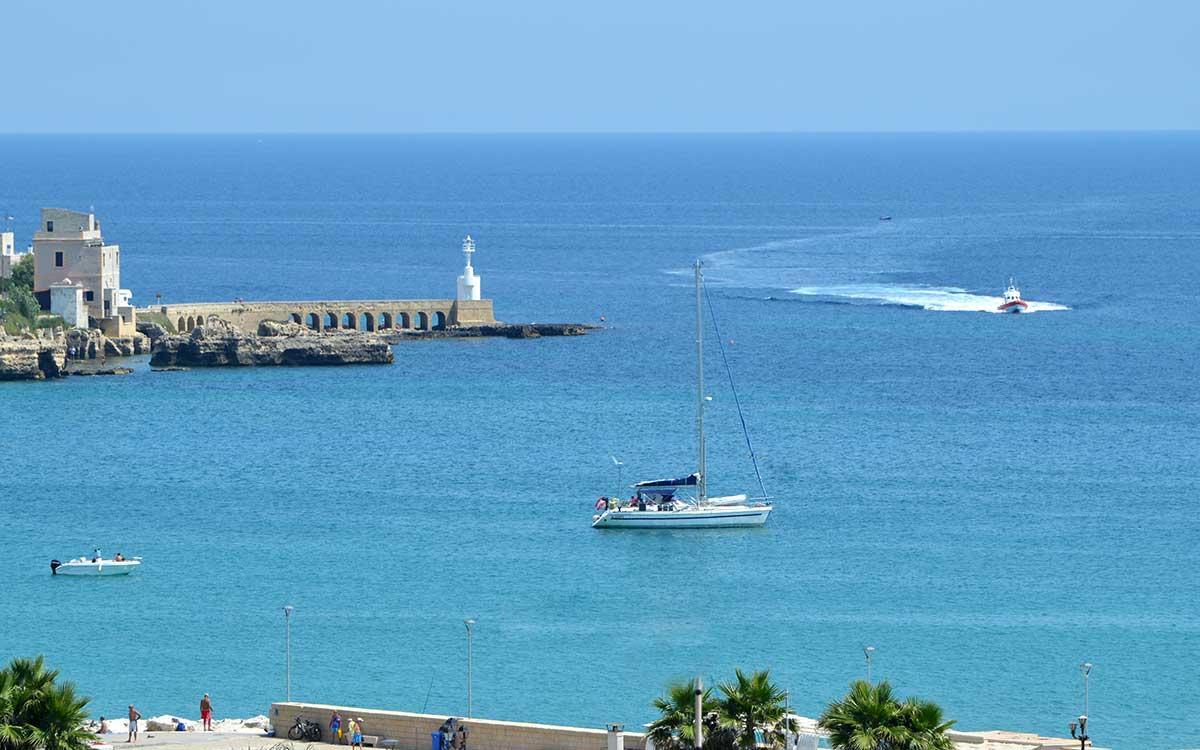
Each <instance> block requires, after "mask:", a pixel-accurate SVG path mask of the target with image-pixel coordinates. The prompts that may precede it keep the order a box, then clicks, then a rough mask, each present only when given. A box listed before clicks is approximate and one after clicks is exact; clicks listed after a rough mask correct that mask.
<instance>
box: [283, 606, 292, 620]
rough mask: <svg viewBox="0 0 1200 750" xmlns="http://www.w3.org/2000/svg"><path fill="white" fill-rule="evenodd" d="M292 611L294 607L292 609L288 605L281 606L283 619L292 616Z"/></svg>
mask: <svg viewBox="0 0 1200 750" xmlns="http://www.w3.org/2000/svg"><path fill="white" fill-rule="evenodd" d="M294 609H295V607H293V606H292V605H290V604H285V605H284V606H283V616H284V617H291V616H292V610H294Z"/></svg>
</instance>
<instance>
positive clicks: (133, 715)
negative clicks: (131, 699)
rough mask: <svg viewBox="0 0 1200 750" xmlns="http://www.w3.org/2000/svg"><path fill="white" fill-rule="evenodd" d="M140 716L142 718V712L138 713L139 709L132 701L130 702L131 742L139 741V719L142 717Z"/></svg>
mask: <svg viewBox="0 0 1200 750" xmlns="http://www.w3.org/2000/svg"><path fill="white" fill-rule="evenodd" d="M140 718H142V715H141V714H140V713H138V710H137V709H136V708H134V707H133V704H132V703H130V704H129V742H137V735H138V719H140Z"/></svg>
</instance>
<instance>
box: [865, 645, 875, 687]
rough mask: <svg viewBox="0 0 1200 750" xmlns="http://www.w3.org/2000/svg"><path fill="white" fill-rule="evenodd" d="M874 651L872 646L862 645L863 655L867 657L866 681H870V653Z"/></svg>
mask: <svg viewBox="0 0 1200 750" xmlns="http://www.w3.org/2000/svg"><path fill="white" fill-rule="evenodd" d="M873 653H875V647H874V646H863V656H866V657H867V682H868V683H870V682H871V654H873Z"/></svg>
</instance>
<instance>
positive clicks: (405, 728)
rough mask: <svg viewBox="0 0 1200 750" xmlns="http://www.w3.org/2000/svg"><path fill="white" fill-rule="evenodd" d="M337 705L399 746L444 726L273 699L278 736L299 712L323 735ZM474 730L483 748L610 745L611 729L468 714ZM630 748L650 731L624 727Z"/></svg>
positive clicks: (570, 749)
mask: <svg viewBox="0 0 1200 750" xmlns="http://www.w3.org/2000/svg"><path fill="white" fill-rule="evenodd" d="M333 711H337V712H338V713H339V714H341V715H342V720H343V721H345V720H347V719H350V718H358V717H361V718H362V720H363V722H362V723H363V729H364V731H365V734H368V735H374V736H378V737H381V738H386V739H388V740H395V741H396V745H395V747H396V750H429V747H430V744H431V743H430V735H431V734H433V733H434V732H436V731H437V730H438V728H439V727H441V726H442V723H443V722H445V721H446V718H447V717H446V716H445V715H444V714H442V715H432V714H414V713H407V712H404V711H382V710H379V709H376V708H353V707H346V706H330V705H325V704H321V703H274V704H272V705H271V714H270V719H271V726H273V727H275V733H276V735H278V736H281V737H282V736H286V735H287V729H288V727H290V726H292V724H294V723H295V721H296V717H297V716H303V717H304V718H306V719H308V720H310V721H315V722H317V723H318V724H320V725H321V727H322V740H324V741H328V738H327V737H325V736H324V734H325V733H328V731H329V730H328V726H329V716H330V714H331V713H332V712H333ZM464 724H465V725H466V727H467V730H468V732H469V735H468V737H467V747H468V748H472V747H473V748H482V749H483V750H606V749H607V747H608V732H607V731H605V730H604V729H585V728H583V727H564V726H556V725H553V724H526V723H523V722H516V721H496V720H494V719H469V720H464ZM623 735H624V740H625V750H645V746H646V740H645V735H643V734H640V733H636V732H624V733H623Z"/></svg>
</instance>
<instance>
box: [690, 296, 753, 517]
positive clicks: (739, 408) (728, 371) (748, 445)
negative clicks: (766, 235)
mask: <svg viewBox="0 0 1200 750" xmlns="http://www.w3.org/2000/svg"><path fill="white" fill-rule="evenodd" d="M704 300H705V301H706V302H708V314H709V315H710V316H711V317H712V322H713V331H714V332H715V333H716V334H717V348H718V349H720V350H721V361H722V362H724V363H725V374H726V375H727V376H728V377H729V390H731V391H733V403H734V405H736V406H737V413H738V419H740V420H741V421H742V434H743V435H745V437H746V449H747V450H749V451H750V462H751V463H753V464H754V476H755V477H757V478H758V489H759V490H761V491H762V496H763V497H766V496H767V487H766V485H764V484H763V478H762V472H760V471H759V470H758V457H757V456H756V455H754V445H752V444H751V443H750V430H749V429H748V428H747V427H746V417H745V415H743V414H742V401H741V399H739V398H738V394H737V387H736V386H734V384H733V370H732V369H730V367H729V357H727V356H725V342H724V340H722V339H721V326H719V325H717V311H716V310H714V309H713V303H712V297H711V296H709V294H708V284H704Z"/></svg>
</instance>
